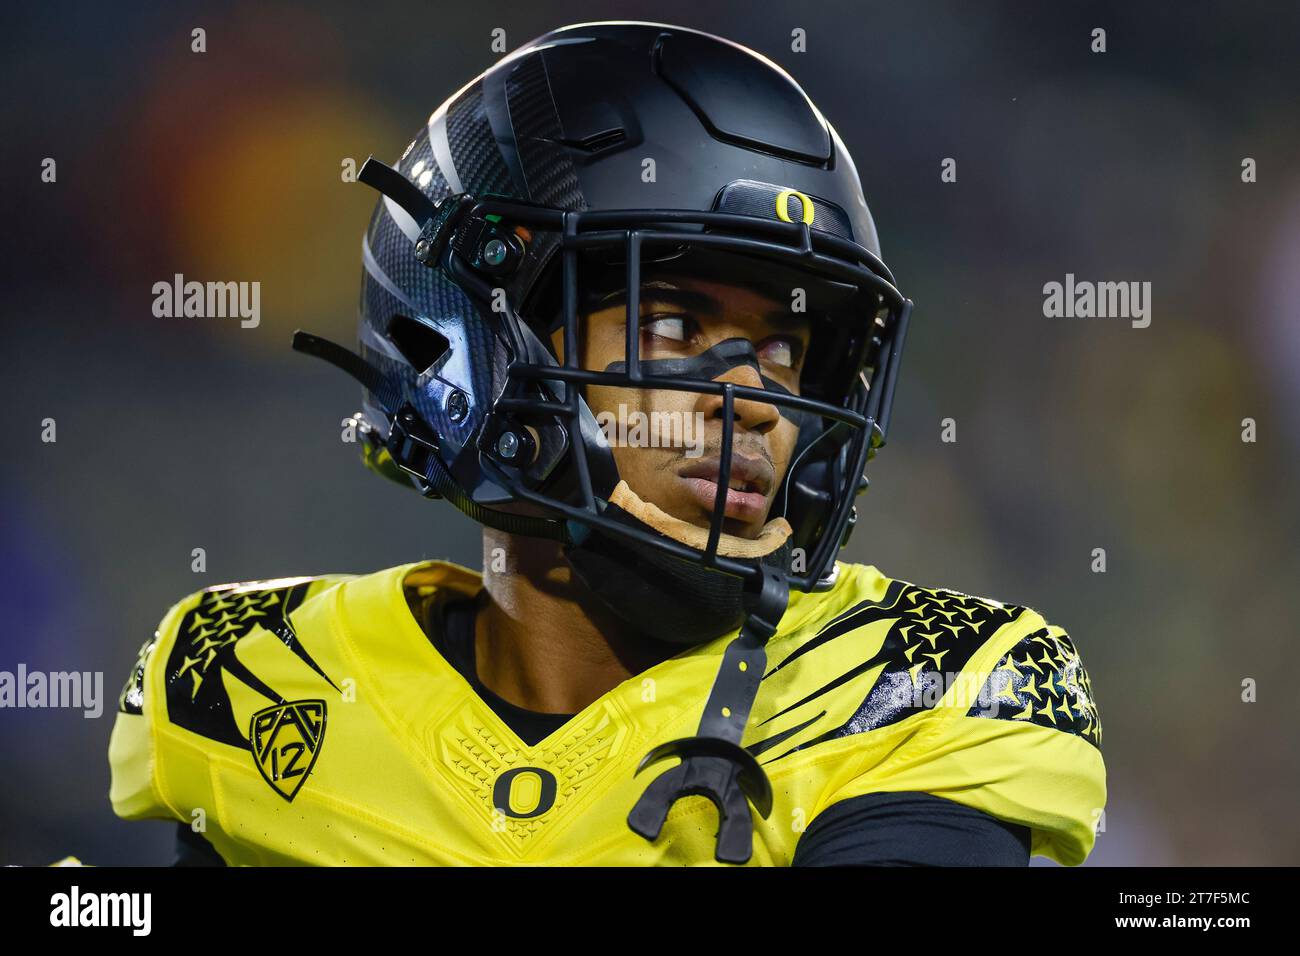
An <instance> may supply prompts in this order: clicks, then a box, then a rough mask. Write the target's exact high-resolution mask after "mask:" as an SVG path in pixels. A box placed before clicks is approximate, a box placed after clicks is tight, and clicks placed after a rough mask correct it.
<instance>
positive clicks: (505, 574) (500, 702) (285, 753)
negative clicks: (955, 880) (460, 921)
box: [110, 22, 1105, 865]
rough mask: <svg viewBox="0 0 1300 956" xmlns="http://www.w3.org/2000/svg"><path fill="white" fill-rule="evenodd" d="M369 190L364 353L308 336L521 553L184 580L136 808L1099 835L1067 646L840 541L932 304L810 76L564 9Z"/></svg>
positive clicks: (873, 858)
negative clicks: (882, 227) (369, 568)
mask: <svg viewBox="0 0 1300 956" xmlns="http://www.w3.org/2000/svg"><path fill="white" fill-rule="evenodd" d="M359 178H360V179H361V180H362V181H363V182H364V183H366V184H368V185H369V186H371V187H373V188H375V189H376V190H377V191H378V192H379V193H380V197H379V201H378V204H377V206H376V207H375V212H374V215H373V217H372V218H371V221H370V226H369V229H368V231H367V233H366V236H365V241H364V243H363V248H362V253H363V260H364V269H363V278H362V283H363V289H362V297H361V320H360V351H359V354H356V353H353V352H352V351H349V350H347V349H345V348H343V347H341V346H338V345H335V344H333V343H330V342H328V341H325V340H323V339H320V338H317V337H315V336H312V335H310V334H308V333H305V332H300V333H298V334H297V335H296V337H295V340H294V347H295V348H297V349H298V350H300V351H302V352H305V353H308V354H311V355H314V356H317V357H319V358H322V359H325V360H327V361H328V362H330V363H332V364H334V365H336V366H338V367H339V368H340V369H342V370H344V371H346V372H347V373H348V374H350V375H351V376H353V377H354V378H355V379H357V380H358V381H359V382H360V383H361V384H362V386H363V389H364V391H363V404H362V408H361V410H360V411H359V412H358V413H357V415H356V416H355V419H354V422H355V427H356V429H357V433H358V435H359V443H360V444H361V446H362V448H363V450H364V459H365V461H366V463H367V464H368V465H369V466H370V467H371V468H372V469H374V470H375V471H377V472H379V473H381V474H383V475H385V476H386V477H389V478H391V479H393V480H396V481H399V482H402V483H403V484H405V485H407V486H409V487H411V488H413V489H415V490H417V491H419V492H420V493H421V494H423V495H424V496H426V497H429V498H443V499H446V501H448V502H450V503H451V504H452V505H454V506H455V507H456V508H458V509H460V510H461V511H462V512H464V513H465V514H467V515H469V516H470V517H471V518H473V519H474V520H475V521H477V522H480V523H481V524H482V525H483V568H482V570H481V571H478V570H473V569H470V568H465V567H460V566H458V565H455V564H452V563H449V562H447V561H440V560H434V561H423V562H419V563H415V564H408V565H403V566H401V567H395V568H389V569H386V570H382V571H378V572H375V573H373V574H367V575H361V576H356V575H345V574H333V575H323V576H318V577H307V578H291V579H285V580H277V581H259V582H254V583H245V584H230V585H223V586H219V587H213V588H208V589H207V590H204V591H201V592H199V593H196V594H192V595H190V596H189V597H186V598H185V599H184V600H182V601H181V602H180V603H178V604H176V605H175V606H174V607H173V608H172V609H171V610H170V611H169V612H168V614H167V615H166V617H165V618H164V619H163V621H162V623H161V625H160V627H159V628H158V631H157V633H156V635H155V636H154V638H153V640H151V641H149V642H148V643H146V645H145V646H144V648H143V649H142V651H141V653H140V656H139V660H138V662H137V663H136V665H135V667H134V669H133V671H132V673H131V675H130V678H129V680H128V682H127V685H126V687H125V689H124V690H123V693H122V696H121V699H120V706H119V711H120V713H119V715H118V718H117V724H116V726H115V729H114V732H113V737H112V742H111V752H110V758H111V763H112V770H113V779H112V791H111V798H112V803H113V807H114V809H115V811H116V812H117V813H118V814H119V815H121V816H123V817H126V818H131V819H135V818H145V817H155V818H164V819H172V820H175V821H178V823H179V834H180V836H179V841H180V845H181V852H180V856H179V862H183V863H202V862H212V863H227V864H450V865H457V864H468V865H502V864H524V865H529V864H532V865H584V864H586V865H639V864H708V863H715V862H716V863H724V864H743V863H749V864H765V865H790V864H796V865H805V864H806V865H825V864H873V863H890V864H898V863H903V864H965V865H1024V864H1025V863H1027V862H1028V860H1029V858H1030V856H1031V854H1042V855H1045V856H1048V857H1051V858H1053V859H1055V860H1057V861H1059V862H1061V863H1064V864H1071V865H1073V864H1078V863H1080V862H1082V861H1083V860H1084V858H1085V857H1087V855H1088V853H1089V851H1090V850H1091V848H1092V845H1093V841H1094V838H1095V830H1096V826H1097V822H1098V819H1099V817H1100V814H1101V811H1102V808H1103V806H1104V803H1105V774H1104V768H1103V764H1102V758H1101V752H1100V748H1101V725H1100V722H1099V720H1098V716H1097V708H1096V706H1095V703H1094V701H1093V696H1092V691H1091V687H1090V686H1089V681H1088V676H1087V673H1086V672H1085V670H1084V668H1083V665H1082V663H1081V662H1080V659H1079V655H1078V653H1077V652H1076V650H1075V647H1074V645H1073V643H1072V642H1071V640H1070V638H1069V637H1068V636H1067V635H1066V633H1065V632H1064V631H1063V630H1062V629H1061V628H1060V627H1057V626H1054V625H1052V624H1049V623H1048V622H1047V621H1045V620H1044V619H1043V618H1042V617H1041V616H1040V615H1039V614H1038V613H1037V612H1035V611H1034V610H1032V609H1030V608H1028V607H1022V606H1017V605H1011V604H1003V603H1000V602H998V601H992V600H987V599H982V598H977V597H972V596H970V595H967V594H962V593H960V592H956V591H951V590H947V589H943V588H936V587H923V586H919V585H915V584H910V583H907V582H904V581H899V580H893V579H891V578H889V577H887V576H886V575H885V574H884V573H882V572H881V571H879V570H877V569H876V568H875V567H873V566H869V565H861V564H854V563H848V562H844V561H841V560H839V559H838V553H839V551H840V549H841V548H842V547H843V545H844V543H845V542H846V541H847V540H848V537H849V533H850V532H851V531H852V529H853V526H854V524H855V522H856V520H857V511H856V506H855V499H856V497H857V495H858V493H859V492H860V491H862V490H863V488H865V486H866V480H865V478H864V476H863V475H864V469H865V467H866V465H867V461H868V459H869V458H871V457H872V456H873V455H874V453H875V452H876V450H877V449H879V448H880V447H881V446H882V445H883V444H884V442H885V437H886V433H887V431H888V425H889V418H890V408H891V403H892V395H893V391H894V385H895V381H896V377H897V374H898V367H899V357H900V354H901V352H902V348H903V342H904V337H905V334H906V330H907V323H908V317H909V313H910V310H911V302H910V301H909V300H908V299H906V298H905V297H904V296H903V295H902V294H901V293H900V292H899V291H898V289H897V287H896V285H895V281H894V278H893V276H892V274H891V273H890V271H889V269H888V268H886V266H885V265H884V264H883V262H882V261H881V259H880V254H879V247H878V243H877V236H876V230H875V227H874V225H873V222H872V218H871V214H870V213H869V211H868V209H867V204H866V201H865V199H864V196H863V191H862V187H861V184H860V182H859V178H858V174H857V172H856V170H855V167H854V164H853V161H852V159H851V158H850V156H849V153H848V151H847V150H846V148H845V146H844V144H843V142H841V140H840V138H839V136H838V135H837V134H836V132H835V130H834V129H833V128H832V127H831V125H830V124H829V123H828V122H827V121H826V120H825V118H824V117H823V116H822V115H821V113H820V112H819V111H818V110H817V108H816V107H815V106H814V105H813V104H812V103H811V102H810V100H809V99H808V97H807V95H806V94H805V93H804V92H803V90H802V89H801V88H800V87H799V86H798V85H797V84H796V83H795V82H794V81H793V80H792V79H791V78H790V76H789V75H787V74H786V73H785V72H784V71H783V70H781V69H780V68H779V67H777V66H775V65H774V64H773V63H771V62H770V61H768V60H767V59H765V58H764V57H762V56H759V55H758V54H756V53H754V52H753V51H752V50H749V49H746V48H745V47H742V46H739V45H737V44H734V43H731V42H728V41H726V40H723V39H720V38H718V37H715V36H710V35H708V34H705V33H700V32H698V31H694V30H688V29H683V28H679V27H672V26H666V25H661V24H650V23H629V22H618V23H590V24H582V25H576V26H569V27H565V28H562V29H559V30H555V31H553V32H551V33H548V34H546V35H544V36H542V37H540V38H538V39H536V40H534V41H532V42H530V43H528V44H526V45H525V46H523V47H522V48H520V49H519V50H517V51H515V52H514V53H513V54H511V55H509V56H507V57H505V58H504V59H502V60H501V61H500V62H498V63H497V64H496V65H494V66H493V67H492V68H491V69H489V70H487V71H486V72H484V73H483V74H482V75H480V76H478V77H476V78H475V79H473V80H471V81H470V82H469V83H467V84H466V85H465V86H464V87H462V88H461V89H460V90H459V91H458V92H457V93H455V94H454V95H453V96H451V97H450V98H449V99H448V100H447V101H446V102H445V103H443V104H442V105H441V106H440V107H439V108H438V109H437V110H435V111H434V113H433V115H432V116H430V118H429V120H428V122H427V123H426V124H425V125H424V126H422V127H421V128H420V130H419V132H418V133H417V135H416V136H415V139H414V140H413V141H412V142H411V144H410V145H409V146H408V147H407V149H406V151H405V152H404V153H403V154H402V156H401V158H400V159H399V161H398V162H397V164H396V166H395V167H389V166H387V165H384V164H382V163H380V162H377V161H375V160H374V159H371V160H369V161H368V162H367V163H366V165H365V166H364V167H363V169H362V170H361V173H360V177H359ZM435 529H436V525H434V524H432V523H431V525H430V533H431V534H434V535H436V530H435Z"/></svg>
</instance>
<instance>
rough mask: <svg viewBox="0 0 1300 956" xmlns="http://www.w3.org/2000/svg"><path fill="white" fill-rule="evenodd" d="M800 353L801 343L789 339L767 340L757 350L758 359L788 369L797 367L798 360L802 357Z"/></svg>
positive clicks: (801, 350)
mask: <svg viewBox="0 0 1300 956" xmlns="http://www.w3.org/2000/svg"><path fill="white" fill-rule="evenodd" d="M802 352H803V343H802V342H800V341H798V340H797V339H790V338H775V339H768V340H767V341H766V342H764V343H763V344H762V345H761V346H760V347H759V350H758V354H759V357H760V358H762V359H763V360H764V361H767V362H771V363H772V364H774V365H780V366H782V367H783V368H789V369H793V368H795V367H796V366H797V365H798V362H799V359H801V358H802V357H803V356H802V354H801V353H802Z"/></svg>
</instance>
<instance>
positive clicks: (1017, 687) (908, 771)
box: [750, 565, 1105, 865]
mask: <svg viewBox="0 0 1300 956" xmlns="http://www.w3.org/2000/svg"><path fill="white" fill-rule="evenodd" d="M840 578H841V579H840V580H837V582H836V586H835V587H834V588H833V589H831V590H830V591H827V592H824V593H822V594H814V595H808V596H807V597H811V598H813V603H812V604H811V605H809V607H810V608H812V610H811V611H809V610H807V609H805V610H804V611H802V612H801V613H799V614H797V615H796V626H795V628H794V629H793V630H792V631H791V632H790V633H788V634H787V635H785V636H784V638H783V639H778V640H774V641H773V643H772V645H771V647H772V652H773V653H772V659H773V663H772V665H771V666H770V667H769V669H768V672H767V673H766V674H765V676H764V682H765V683H768V682H771V683H772V684H773V685H774V687H773V691H774V692H775V693H773V694H771V695H770V696H769V701H770V702H769V706H768V708H767V710H766V711H765V712H764V713H763V715H762V716H761V718H760V719H761V722H762V723H763V724H765V725H766V731H767V732H766V736H765V738H764V739H763V740H761V741H759V742H758V743H757V744H756V745H755V747H751V748H750V749H751V751H752V750H754V749H758V750H760V751H761V753H762V755H761V756H759V759H760V762H762V763H764V764H765V765H768V766H769V769H777V767H779V766H780V764H781V763H782V762H783V761H784V760H785V759H786V757H787V755H794V754H803V756H805V757H808V758H810V759H812V760H813V761H814V763H813V764H810V766H817V764H816V761H817V759H818V758H817V754H818V752H819V751H823V752H825V753H826V755H827V757H831V756H837V757H839V758H840V759H839V760H837V761H833V762H831V763H830V764H829V766H831V768H832V769H830V770H828V771H826V774H827V779H826V786H825V789H824V791H823V793H822V797H821V799H820V804H821V805H822V806H826V805H829V804H830V803H834V802H838V801H839V800H844V799H848V798H850V797H853V796H858V795H862V794H866V793H876V792H884V791H895V792H897V791H916V792H923V793H930V794H933V795H936V796H940V797H944V798H946V799H950V800H953V801H955V802H957V803H962V804H964V805H966V806H969V807H973V808H975V809H978V810H981V811H983V812H985V813H988V814H990V815H991V816H994V817H997V818H998V819H1001V820H1005V821H1009V822H1013V823H1019V824H1022V825H1024V826H1027V827H1029V828H1030V829H1031V830H1032V832H1033V852H1034V853H1035V854H1042V855H1046V856H1050V857H1052V858H1054V859H1056V860H1058V861H1059V862H1062V863H1066V864H1070V865H1072V864H1076V863H1079V862H1082V860H1083V859H1084V858H1085V857H1086V856H1087V855H1088V853H1089V852H1090V851H1091V848H1092V844H1093V840H1094V838H1095V829H1096V826H1097V825H1098V823H1099V817H1100V814H1101V811H1102V808H1103V807H1104V805H1105V770H1104V764H1103V762H1102V759H1101V720H1100V717H1099V715H1098V710H1097V705H1096V701H1095V699H1094V697H1093V690H1092V683H1091V680H1090V679H1089V676H1088V673H1087V670H1086V669H1085V668H1084V665H1083V661H1082V659H1081V657H1080V655H1079V652H1078V650H1077V648H1076V647H1075V645H1074V642H1073V640H1072V639H1071V638H1070V636H1069V634H1067V633H1066V631H1065V629H1064V628H1062V627H1059V626H1057V625H1054V624H1052V623H1049V622H1048V621H1047V620H1046V619H1045V618H1044V617H1043V615H1042V614H1040V613H1039V612H1038V611H1037V610H1035V609H1033V608H1031V607H1028V606H1025V605H1021V604H1009V603H1005V602H1002V601H998V600H995V599H992V598H987V597H979V596H976V595H972V594H967V593H965V592H962V591H958V590H954V589H952V588H943V587H930V586H924V585H918V584H914V583H912V582H909V581H904V580H899V579H893V578H889V577H887V576H886V575H884V574H882V573H881V572H880V571H879V570H877V569H876V568H874V567H870V566H863V565H841V572H840ZM794 759H795V761H796V762H797V761H798V760H799V759H800V758H799V757H795V758H794ZM821 765H822V766H826V765H827V762H826V761H824V760H823V761H822V762H821Z"/></svg>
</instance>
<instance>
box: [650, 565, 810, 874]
mask: <svg viewBox="0 0 1300 956" xmlns="http://www.w3.org/2000/svg"><path fill="white" fill-rule="evenodd" d="M760 569H761V571H762V575H761V577H758V578H751V579H749V580H748V581H746V583H745V594H744V603H745V611H746V617H745V623H744V624H743V625H742V626H741V628H740V633H739V634H738V635H737V636H736V638H735V639H734V640H732V642H731V643H730V644H728V645H727V649H726V651H724V652H723V655H722V667H721V669H720V670H719V671H718V676H717V679H716V680H715V681H714V682H713V689H712V690H711V691H710V692H709V699H708V702H707V703H706V704H705V705H704V717H703V718H702V719H701V720H700V728H699V732H698V734H697V735H696V736H695V737H683V738H681V739H679V740H672V741H669V742H668V743H664V744H660V745H659V746H658V747H655V748H654V749H653V750H651V751H650V752H649V753H648V754H646V755H645V756H644V757H643V758H641V763H640V764H639V765H638V766H637V769H636V772H637V773H638V774H639V773H640V772H641V771H642V770H644V769H646V768H647V767H649V766H650V765H651V764H655V763H658V762H659V761H661V760H665V759H667V758H669V757H678V758H680V760H681V762H680V763H679V764H677V766H675V767H673V768H671V769H669V770H666V771H664V772H663V773H662V774H660V775H659V776H658V777H656V778H655V780H654V781H653V782H652V783H651V784H650V785H649V786H648V787H646V789H645V792H644V793H642V794H641V797H640V799H639V800H637V802H636V806H634V807H633V808H632V812H631V813H629V814H628V818H627V825H628V826H629V827H631V828H632V830H633V831H635V832H636V833H639V834H640V835H641V836H643V837H645V838H646V839H647V840H650V841H651V842H653V841H654V840H656V839H657V838H658V837H659V832H660V831H661V830H662V829H663V825H664V821H665V820H666V819H667V817H668V811H669V810H671V809H672V806H673V804H674V803H676V802H677V801H678V800H680V799H681V798H682V797H686V796H704V797H708V798H709V800H710V801H711V802H712V803H713V805H714V807H716V808H717V810H718V834H717V846H716V848H715V850H714V858H715V859H716V860H717V861H718V862H719V863H747V862H749V858H750V856H751V855H752V853H753V842H754V818H753V814H752V813H751V811H750V808H749V805H750V803H752V804H753V805H754V808H755V809H757V810H758V812H759V815H760V816H762V817H763V818H764V819H766V818H767V816H768V814H770V813H771V812H772V785H771V783H770V782H769V781H768V779H767V774H766V773H764V772H763V768H762V767H761V766H759V763H758V761H757V760H755V759H754V757H753V755H752V754H750V753H749V751H747V750H745V749H744V748H743V747H741V746H740V741H741V738H742V737H743V735H744V733H745V725H746V724H747V723H748V722H749V711H750V708H751V707H753V704H754V698H755V697H756V696H757V694H758V684H759V681H761V680H762V679H763V672H764V670H765V669H766V666H767V652H766V651H765V649H764V648H765V647H766V645H767V642H768V640H770V639H771V637H772V635H773V634H775V633H776V628H777V625H778V624H779V623H780V621H781V617H782V615H784V614H785V609H786V606H787V604H788V603H789V599H790V587H789V584H788V583H787V582H786V579H785V574H784V573H782V572H781V571H780V570H778V569H776V568H771V567H768V566H766V565H760Z"/></svg>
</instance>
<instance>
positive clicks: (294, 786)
mask: <svg viewBox="0 0 1300 956" xmlns="http://www.w3.org/2000/svg"><path fill="white" fill-rule="evenodd" d="M324 739H325V701H323V700H295V701H290V702H289V703H287V704H276V705H275V706H274V707H267V708H266V709H265V710H259V711H258V712H257V713H255V714H254V715H253V719H252V721H250V722H249V727H248V743H249V745H250V746H251V747H252V748H253V760H254V762H256V764H257V769H258V770H260V771H262V776H263V777H264V778H265V779H266V782H267V783H269V784H270V785H271V789H273V790H274V791H275V792H276V793H278V794H279V795H280V796H282V797H284V799H286V800H290V801H291V800H293V798H294V797H296V796H297V795H298V791H299V790H301V789H302V785H303V784H304V783H306V782H307V775H308V774H309V773H311V768H312V767H314V766H315V765H316V757H317V755H318V754H319V753H320V746H321V741H323V740H324Z"/></svg>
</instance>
